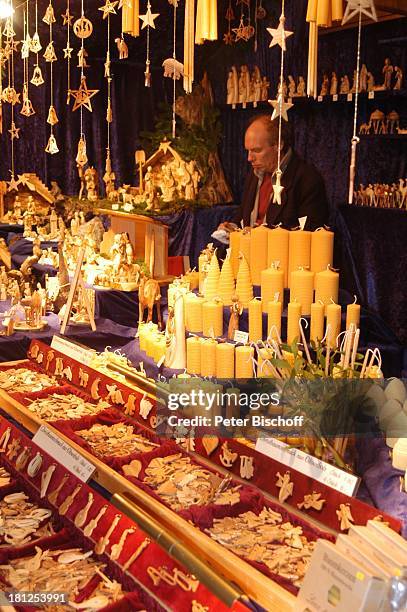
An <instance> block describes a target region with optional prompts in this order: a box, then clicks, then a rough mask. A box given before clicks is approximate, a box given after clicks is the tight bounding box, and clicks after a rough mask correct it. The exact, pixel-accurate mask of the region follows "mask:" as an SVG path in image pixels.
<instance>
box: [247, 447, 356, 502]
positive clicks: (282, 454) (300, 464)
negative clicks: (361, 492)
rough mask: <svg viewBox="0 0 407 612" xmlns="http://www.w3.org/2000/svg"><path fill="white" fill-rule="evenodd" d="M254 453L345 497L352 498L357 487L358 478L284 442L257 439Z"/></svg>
mask: <svg viewBox="0 0 407 612" xmlns="http://www.w3.org/2000/svg"><path fill="white" fill-rule="evenodd" d="M256 451H257V452H259V453H262V454H263V455H267V456H268V457H272V458H273V459H275V460H276V461H279V462H280V463H283V464H284V465H287V466H290V467H291V468H292V469H294V470H297V472H301V474H305V475H306V476H311V478H313V479H314V480H317V481H318V482H322V483H323V484H325V485H326V486H328V487H331V488H332V489H335V490H336V491H340V492H341V493H344V494H345V495H349V496H350V497H353V496H354V495H356V492H357V490H358V487H359V482H360V478H358V477H357V476H354V475H353V474H349V473H348V472H345V471H344V470H340V469H339V468H336V467H334V466H333V465H330V464H329V463H326V462H325V461H321V460H320V459H317V458H316V457H313V456H312V455H309V454H308V453H304V452H303V451H301V450H298V449H297V448H292V447H290V446H289V445H288V444H285V442H280V440H276V439H275V438H258V440H257V442H256Z"/></svg>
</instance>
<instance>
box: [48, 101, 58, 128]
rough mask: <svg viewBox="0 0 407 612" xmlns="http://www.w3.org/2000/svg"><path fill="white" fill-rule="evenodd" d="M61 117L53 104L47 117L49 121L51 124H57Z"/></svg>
mask: <svg viewBox="0 0 407 612" xmlns="http://www.w3.org/2000/svg"><path fill="white" fill-rule="evenodd" d="M58 121H59V119H58V116H57V112H56V110H55V107H54V106H52V104H51V106H50V107H49V109H48V117H47V123H49V124H50V125H56V124H57V123H58Z"/></svg>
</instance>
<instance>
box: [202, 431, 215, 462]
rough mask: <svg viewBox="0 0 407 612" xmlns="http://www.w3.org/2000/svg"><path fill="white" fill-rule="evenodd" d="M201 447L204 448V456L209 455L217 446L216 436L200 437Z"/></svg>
mask: <svg viewBox="0 0 407 612" xmlns="http://www.w3.org/2000/svg"><path fill="white" fill-rule="evenodd" d="M202 446H203V447H204V449H205V451H206V454H207V455H208V457H209V455H211V454H212V453H213V451H214V450H216V449H217V448H218V446H219V438H218V436H210V435H205V436H203V437H202Z"/></svg>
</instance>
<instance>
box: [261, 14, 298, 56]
mask: <svg viewBox="0 0 407 612" xmlns="http://www.w3.org/2000/svg"><path fill="white" fill-rule="evenodd" d="M284 23H285V17H284V15H283V14H282V15H281V16H280V20H279V23H278V27H277V28H267V32H268V33H269V34H270V36H271V42H270V44H269V47H274V46H275V45H280V47H281V48H282V50H283V51H285V50H286V46H285V41H286V39H287V38H288V37H289V36H291V35H292V34H293V32H290V31H288V30H285V29H284Z"/></svg>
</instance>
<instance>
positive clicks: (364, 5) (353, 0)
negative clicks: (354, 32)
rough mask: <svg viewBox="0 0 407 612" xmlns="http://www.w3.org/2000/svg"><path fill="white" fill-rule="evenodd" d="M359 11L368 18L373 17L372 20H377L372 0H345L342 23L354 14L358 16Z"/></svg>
mask: <svg viewBox="0 0 407 612" xmlns="http://www.w3.org/2000/svg"><path fill="white" fill-rule="evenodd" d="M359 13H363V14H364V15H366V16H367V17H369V18H370V19H373V21H377V15H376V8H375V5H374V0H347V5H346V9H345V13H344V15H343V19H342V25H344V24H345V23H347V22H348V21H350V20H351V19H352V18H353V17H355V15H358V16H359Z"/></svg>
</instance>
